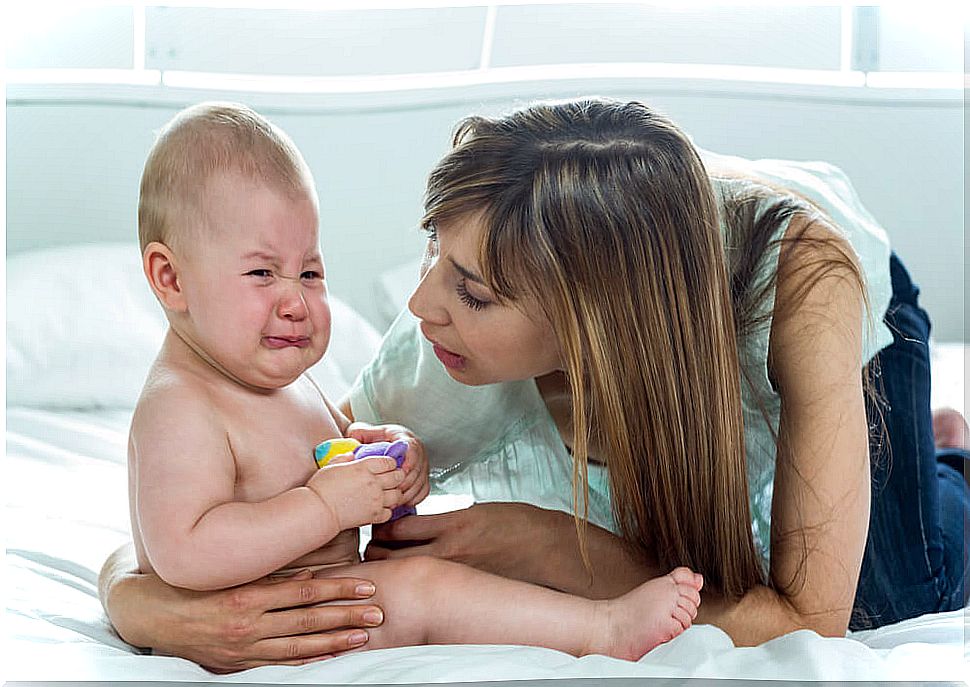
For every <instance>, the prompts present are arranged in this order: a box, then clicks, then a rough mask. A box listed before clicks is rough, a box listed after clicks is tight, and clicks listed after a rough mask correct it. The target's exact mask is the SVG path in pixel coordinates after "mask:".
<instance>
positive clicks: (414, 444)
mask: <svg viewBox="0 0 970 687" xmlns="http://www.w3.org/2000/svg"><path fill="white" fill-rule="evenodd" d="M347 436H349V437H351V438H353V439H356V440H357V441H359V442H360V443H362V444H371V443H374V442H375V441H392V442H393V441H398V440H401V441H406V442H407V445H408V452H407V455H406V456H405V458H404V464H403V465H402V466H401V467H402V468H403V470H404V474H405V477H404V482H403V483H402V484H401V492H402V493H403V494H404V498H403V499H402V501H401V503H402V504H404V505H407V506H416V505H417V504H419V503H420V502H421V501H423V500H424V498H425V497H426V496H427V495H428V492H429V491H430V489H431V487H430V485H429V481H428V457H427V455H426V454H425V452H424V444H422V443H421V440H420V439H418V438H417V437H416V436H414V434H412V433H411V431H410V430H409V429H407V428H406V427H402V426H401V425H369V424H367V423H366V422H354V423H353V424H351V425H350V427H348V428H347Z"/></svg>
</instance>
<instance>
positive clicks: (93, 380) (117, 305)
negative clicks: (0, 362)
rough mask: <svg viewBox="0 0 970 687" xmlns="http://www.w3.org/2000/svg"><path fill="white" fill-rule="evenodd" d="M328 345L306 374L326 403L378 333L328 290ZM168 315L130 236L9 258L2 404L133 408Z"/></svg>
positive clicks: (373, 346)
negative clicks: (330, 319) (330, 313)
mask: <svg viewBox="0 0 970 687" xmlns="http://www.w3.org/2000/svg"><path fill="white" fill-rule="evenodd" d="M330 304H331V309H332V311H333V334H332V336H331V344H330V350H329V351H328V352H327V355H325V356H324V358H323V360H321V361H320V362H319V363H318V364H317V365H315V366H314V367H313V369H311V370H310V373H311V374H312V375H313V377H314V378H315V379H316V380H317V382H318V383H319V384H320V386H321V388H322V389H323V391H324V393H326V394H327V395H328V396H329V397H330V398H331V400H333V401H334V402H336V401H338V400H339V399H340V397H341V396H343V394H345V393H346V391H347V390H348V389H349V387H350V383H351V382H352V381H353V380H354V379H355V377H356V376H357V373H358V371H359V370H360V368H361V367H363V365H364V364H365V363H366V362H367V361H369V360H370V358H371V357H372V356H373V355H374V353H376V351H377V348H378V347H379V345H380V335H379V334H378V333H377V332H376V331H375V330H374V328H373V327H371V325H370V324H369V323H368V322H367V321H366V320H364V319H363V317H361V316H360V315H359V314H358V313H357V312H356V311H354V310H353V309H352V308H351V307H350V306H348V305H347V304H346V303H344V302H343V301H341V300H340V299H339V298H337V297H335V296H333V295H332V294H331V297H330ZM166 327H167V322H166V320H165V316H164V314H163V312H162V308H161V306H160V305H159V304H158V302H157V301H156V300H155V297H154V295H153V294H152V292H151V290H150V289H149V287H148V283H147V282H146V281H145V277H144V275H143V274H142V269H141V256H140V254H139V252H138V246H137V245H136V244H134V243H95V244H79V245H70V246H61V247H56V248H47V249H41V250H35V251H28V252H24V253H18V254H15V255H12V256H10V257H8V259H7V405H8V406H31V407H42V408H80V409H90V408H117V407H121V408H132V407H134V405H135V402H136V401H137V400H138V395H139V394H140V393H141V387H142V383H143V382H144V380H145V375H146V373H147V372H148V368H149V366H150V365H151V363H152V361H153V360H154V358H155V355H156V353H157V352H158V348H159V346H160V345H161V342H162V339H163V338H164V335H165V331H166Z"/></svg>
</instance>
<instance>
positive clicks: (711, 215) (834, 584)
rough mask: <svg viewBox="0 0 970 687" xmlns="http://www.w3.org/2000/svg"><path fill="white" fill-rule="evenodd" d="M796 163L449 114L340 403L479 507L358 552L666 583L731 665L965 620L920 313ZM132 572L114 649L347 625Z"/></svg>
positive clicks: (267, 589) (226, 658)
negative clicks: (683, 597) (412, 229)
mask: <svg viewBox="0 0 970 687" xmlns="http://www.w3.org/2000/svg"><path fill="white" fill-rule="evenodd" d="M815 171H816V172H818V173H820V174H821V173H827V174H828V175H829V176H830V177H832V179H833V181H832V184H830V185H829V186H826V185H825V184H823V183H822V182H820V181H819V180H818V179H816V178H815V177H813V176H812V175H811V174H809V173H808V172H806V171H805V169H804V168H799V169H792V168H787V169H786V168H785V167H784V166H783V165H771V164H763V165H761V166H748V167H747V168H745V166H744V165H743V164H742V163H740V162H739V161H738V160H735V159H729V158H720V157H718V156H710V155H706V154H705V157H704V159H702V157H701V154H700V153H699V151H698V150H697V149H696V148H695V147H694V146H693V145H692V144H691V142H690V141H689V139H688V138H687V137H686V136H685V135H684V134H683V133H682V132H681V131H680V130H679V129H677V128H676V127H675V126H674V125H673V124H672V123H671V122H670V121H669V120H667V119H666V118H664V117H662V116H661V115H659V114H658V113H656V112H654V111H652V110H651V109H649V108H648V107H646V106H644V105H642V104H639V103H620V102H613V101H606V100H583V101H575V102H565V103H558V104H540V105H534V106H531V107H528V108H526V109H524V110H521V111H517V112H514V113H512V114H510V115H507V116H505V117H501V118H498V119H486V118H482V117H471V118H468V119H466V120H464V121H463V122H462V123H461V124H460V125H459V126H458V129H457V132H456V134H455V138H454V147H453V149H452V151H451V152H450V153H449V154H448V155H447V156H446V157H445V158H444V159H443V160H442V161H441V162H440V163H439V164H438V165H437V166H436V168H435V169H434V170H433V171H432V173H431V176H430V179H429V183H428V192H427V197H426V215H425V217H424V219H423V226H424V228H425V229H426V230H427V231H428V233H429V243H428V253H427V256H426V257H427V259H426V261H425V264H424V266H423V277H422V281H421V283H420V285H419V286H418V287H417V289H416V291H415V293H414V294H413V296H412V297H411V300H410V303H409V308H410V310H411V312H412V313H413V315H414V317H411V316H410V315H409V314H407V313H405V314H403V315H402V316H401V317H400V318H399V319H398V321H397V322H396V323H395V324H394V326H393V327H392V330H391V332H390V333H389V335H388V336H387V337H386V338H385V340H384V343H383V346H382V349H381V351H380V353H379V354H378V356H377V358H376V359H375V360H374V361H373V362H372V363H371V365H370V366H369V367H368V368H367V369H366V370H365V371H364V372H363V374H362V375H361V377H360V378H359V379H358V381H357V384H356V386H355V388H354V390H353V391H352V393H351V396H350V399H349V401H348V402H347V403H346V404H345V405H344V410H345V411H349V413H348V414H349V415H352V416H354V417H355V418H356V419H357V420H363V421H368V422H378V421H380V422H398V423H401V424H405V425H408V426H409V427H411V428H412V429H413V430H414V431H415V433H416V434H417V435H418V436H419V437H421V438H422V439H423V440H424V442H425V444H426V447H427V450H428V454H429V459H430V462H431V464H432V466H433V467H436V468H438V469H437V470H435V471H433V479H434V483H435V484H436V485H437V487H438V488H439V489H441V490H444V491H455V492H470V493H473V494H474V495H475V496H476V500H477V501H481V502H485V501H492V502H493V503H480V504H478V505H476V506H474V507H472V508H470V509H468V510H465V511H459V512H457V513H452V514H445V515H438V516H423V517H412V518H406V519H403V520H401V521H398V522H396V523H394V524H390V525H385V526H380V527H375V532H374V537H375V541H374V542H373V543H372V544H371V546H370V547H369V549H368V554H367V556H368V558H390V557H399V556H408V555H414V554H432V555H436V556H441V557H445V558H451V559H455V560H459V561H462V562H465V563H468V564H470V565H473V566H476V567H479V568H482V569H485V570H489V571H492V572H497V573H500V574H503V575H506V576H510V577H515V578H519V579H523V580H527V581H530V582H535V583H539V584H544V585H547V586H550V587H554V588H557V589H561V590H564V591H569V592H572V593H578V594H584V595H587V596H591V597H600V598H602V597H611V596H616V595H619V594H621V593H623V592H625V591H627V590H629V589H631V588H632V587H633V586H635V585H636V584H638V583H639V582H640V581H642V580H643V579H646V578H647V577H651V576H656V575H657V574H658V573H659V572H660V571H661V570H668V569H670V568H672V567H674V566H675V565H687V566H690V567H692V568H693V569H695V570H697V571H699V572H701V573H703V575H704V578H705V584H706V589H707V592H706V595H705V598H704V602H703V604H702V606H701V610H700V614H699V615H698V618H697V620H696V622H699V623H704V622H706V623H712V624H715V625H718V626H720V627H721V628H723V629H724V630H725V631H726V632H728V634H730V635H731V637H732V638H733V639H734V641H735V642H736V643H738V644H753V643H759V642H761V641H764V640H767V639H769V638H771V637H774V636H777V635H780V634H782V633H785V632H788V631H791V630H794V629H799V628H809V629H813V630H816V631H817V632H819V633H821V634H825V635H842V634H844V633H845V631H846V629H847V628H848V627H850V626H852V627H863V626H872V625H881V624H886V623H890V622H895V621H897V620H900V619H903V618H907V617H911V616H914V615H918V614H921V613H926V612H933V611H940V610H946V609H950V608H958V607H960V606H962V605H964V604H965V603H966V600H967V590H968V586H967V584H966V564H965V558H964V556H965V553H964V551H965V545H964V540H963V536H964V535H963V532H964V529H963V523H964V521H965V520H967V519H968V517H970V490H968V487H967V484H966V483H965V482H964V480H963V478H962V476H961V475H960V473H959V472H958V470H957V469H955V468H954V467H953V466H951V465H948V464H947V463H946V462H944V461H938V460H937V455H936V451H935V448H934V439H933V427H932V420H931V414H930V408H929V367H928V352H927V341H928V336H929V321H928V319H927V317H926V314H925V313H924V312H923V310H922V309H921V308H920V307H919V305H918V303H917V294H918V290H917V289H916V287H915V286H914V285H913V284H912V282H911V281H910V279H909V276H908V274H907V273H906V271H905V269H904V268H903V266H902V264H901V263H900V262H899V261H898V259H897V258H896V257H895V255H890V253H889V249H888V246H887V245H886V243H885V237H884V233H883V232H882V230H881V229H879V228H878V227H877V226H875V224H874V222H873V220H872V219H871V217H870V216H869V215H868V213H866V211H865V210H864V209H863V208H862V207H861V205H859V204H858V200H857V199H856V198H855V196H854V193H853V192H852V190H851V187H850V186H849V185H848V182H847V180H845V179H844V177H841V176H839V175H838V174H837V171H836V170H832V169H822V168H817V169H815ZM781 186H787V187H788V190H786V189H784V188H781ZM827 188H835V191H834V192H832V191H827V190H826V189H827ZM794 189H797V190H799V191H801V192H802V193H804V194H805V195H807V196H809V197H811V201H815V202H814V203H813V202H811V201H810V200H809V199H808V198H806V197H804V196H803V195H800V194H797V193H793V192H792V190H794ZM456 382H457V383H456ZM964 448H965V447H964ZM951 453H952V452H951ZM956 455H957V460H962V459H963V457H965V456H966V452H965V451H963V452H959V451H958V452H956ZM570 456H571V457H570ZM951 458H952V456H951ZM956 466H957V467H959V466H960V464H959V463H956ZM570 485H571V486H570ZM495 501H498V502H499V503H494V502H495ZM511 501H515V502H518V503H508V502H511ZM567 510H571V511H573V512H575V513H577V514H578V516H579V517H577V518H575V519H574V518H573V517H572V516H570V515H568V514H567V513H565V512H564V511H567ZM582 516H585V518H584V517H582ZM587 520H588V521H589V523H590V524H587ZM867 535H868V536H867ZM348 545H349V546H350V547H352V546H353V541H352V540H350V541H349V544H348ZM338 548H339V547H338ZM346 553H347V552H346V551H335V557H339V556H341V555H346ZM132 570H133V564H132V562H131V560H130V554H129V553H128V552H126V551H125V550H122V551H119V552H117V553H116V554H115V555H113V556H112V558H110V559H109V561H108V562H107V563H106V565H105V568H104V570H103V571H102V598H103V599H104V600H105V602H106V608H107V609H108V611H109V614H110V616H111V619H112V621H113V622H114V623H115V625H116V627H117V628H118V630H119V632H120V633H121V634H122V636H123V637H125V638H127V639H129V641H132V642H133V643H135V644H139V645H148V646H155V647H157V648H159V649H160V650H163V651H166V652H170V653H175V654H177V655H182V656H186V657H188V658H192V659H193V660H196V661H199V662H200V663H202V664H204V665H207V666H210V667H212V668H215V669H221V670H230V669H236V668H241V667H249V666H252V665H259V664H261V663H265V662H274V661H279V660H283V659H287V660H296V661H302V660H313V659H315V658H319V657H321V656H326V655H329V654H332V653H334V652H337V651H340V650H341V649H343V648H346V647H347V646H348V644H347V642H348V637H349V634H350V633H351V630H347V629H345V628H348V627H349V628H354V627H363V626H366V625H367V624H368V622H367V621H365V620H364V619H363V612H364V611H365V610H367V609H368V608H369V607H368V606H366V605H328V604H324V605H322V606H309V604H311V603H315V602H325V601H329V600H333V599H338V598H340V599H355V598H361V596H360V595H357V594H356V593H355V592H354V591H353V589H354V588H355V583H354V582H353V581H350V580H348V581H341V580H332V579H331V580H314V579H310V578H309V577H308V576H303V577H301V578H299V579H297V580H290V581H284V582H274V583H270V582H265V583H255V584H252V585H247V586H245V587H242V588H238V589H236V590H231V591H228V592H215V593H210V594H202V593H191V592H185V591H181V590H175V589H172V588H169V587H166V586H165V585H163V584H162V583H161V582H160V581H159V580H158V579H157V578H154V577H152V576H145V575H137V574H134V573H132V572H131V571H132ZM365 595H366V593H365ZM227 628H228V629H230V630H231V631H229V632H226V629H227ZM334 628H337V629H334Z"/></svg>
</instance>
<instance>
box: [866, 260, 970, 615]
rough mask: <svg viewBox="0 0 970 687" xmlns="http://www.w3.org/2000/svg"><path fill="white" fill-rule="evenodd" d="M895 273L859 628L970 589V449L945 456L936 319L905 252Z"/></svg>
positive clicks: (939, 607) (933, 607)
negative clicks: (935, 378) (938, 433)
mask: <svg viewBox="0 0 970 687" xmlns="http://www.w3.org/2000/svg"><path fill="white" fill-rule="evenodd" d="M890 273H891V275H892V286H893V295H892V300H891V301H890V304H889V309H888V311H887V313H886V316H885V322H886V324H887V325H888V326H889V329H890V330H891V331H892V333H893V343H892V344H891V345H890V346H887V347H886V348H884V349H883V350H882V351H880V352H879V354H878V355H877V356H876V357H877V358H878V360H877V361H875V362H876V363H877V364H878V368H877V369H878V370H879V376H878V377H877V378H876V379H875V382H876V388H877V390H878V391H879V396H880V398H878V399H876V400H874V401H873V400H870V401H869V402H868V408H867V411H868V416H869V426H870V431H871V438H870V443H869V452H870V459H871V465H872V506H871V510H870V517H869V538H868V541H867V542H866V550H865V555H864V557H863V561H862V573H861V575H860V577H859V587H858V589H857V591H856V598H855V608H854V609H853V613H852V620H851V622H850V625H849V626H850V628H851V629H853V630H859V629H865V628H871V627H879V626H882V625H888V624H890V623H895V622H898V621H900V620H905V619H906V618H912V617H915V616H919V615H922V614H924V613H934V612H938V611H948V610H953V609H957V608H962V607H964V606H965V605H966V603H967V594H968V592H970V584H968V557H967V550H968V541H967V533H968V532H970V487H968V485H967V482H966V481H965V479H964V476H963V472H964V470H963V467H964V466H965V465H966V463H967V461H968V460H970V454H968V453H967V452H966V451H959V450H949V451H946V452H945V455H943V454H944V452H940V455H939V456H938V452H937V450H936V448H935V445H934V443H933V421H932V416H931V412H930V356H929V346H928V342H929V335H930V320H929V317H928V316H927V314H926V312H925V311H924V310H923V309H922V308H921V307H920V306H919V303H918V300H917V297H918V295H919V288H917V286H916V285H915V284H913V282H912V280H911V279H910V276H909V274H908V273H907V271H906V268H905V267H903V264H902V263H901V262H900V261H899V258H898V257H897V256H896V255H895V254H893V255H892V257H891V258H890ZM880 411H881V415H882V420H880V419H879V415H880ZM882 423H884V425H883V424H882ZM883 426H884V428H885V431H884V432H883V431H882V430H881V429H880V428H881V427H883ZM958 468H959V469H958Z"/></svg>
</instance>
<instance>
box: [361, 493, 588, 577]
mask: <svg viewBox="0 0 970 687" xmlns="http://www.w3.org/2000/svg"><path fill="white" fill-rule="evenodd" d="M556 514H557V511H547V510H543V509H541V508H537V507H536V506H532V505H529V504H525V503H479V504H475V505H474V506H471V507H470V508H466V509H464V510H458V511H453V512H450V513H441V514H440V515H412V516H409V517H406V518H401V519H400V520H396V521H394V522H389V523H384V524H381V525H374V527H373V535H372V536H373V538H372V539H371V542H370V544H369V545H368V546H367V550H366V551H365V553H364V558H365V560H382V559H386V558H403V557H406V556H436V557H437V558H446V559H448V560H452V561H457V562H459V563H465V564H466V565H470V566H472V567H475V568H478V569H479V570H485V571H487V572H491V573H495V574H496V575H502V576H503V577H512V578H515V579H520V580H526V581H529V582H536V583H540V584H542V583H545V576H544V575H543V574H540V570H541V567H543V566H544V563H543V560H542V559H543V558H544V554H543V553H542V551H543V546H542V542H543V541H547V540H549V534H550V533H551V528H552V527H554V526H555V524H556V523H555V520H553V518H555V516H556ZM559 515H564V516H565V517H566V518H569V521H570V523H571V522H572V519H571V517H570V516H568V515H566V514H564V513H559Z"/></svg>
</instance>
